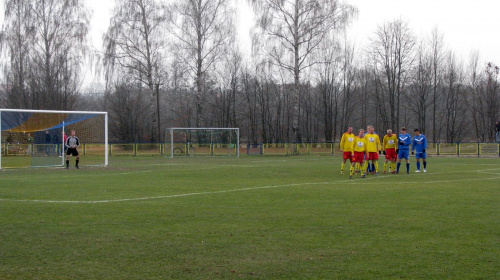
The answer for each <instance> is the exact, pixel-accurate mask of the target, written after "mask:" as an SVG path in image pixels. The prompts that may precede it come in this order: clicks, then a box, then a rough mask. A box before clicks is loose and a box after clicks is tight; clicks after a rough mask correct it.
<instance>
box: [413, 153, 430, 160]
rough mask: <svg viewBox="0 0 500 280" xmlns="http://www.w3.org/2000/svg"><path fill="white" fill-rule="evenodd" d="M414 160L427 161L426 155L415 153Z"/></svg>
mask: <svg viewBox="0 0 500 280" xmlns="http://www.w3.org/2000/svg"><path fill="white" fill-rule="evenodd" d="M415 158H416V159H420V158H421V159H427V153H415Z"/></svg>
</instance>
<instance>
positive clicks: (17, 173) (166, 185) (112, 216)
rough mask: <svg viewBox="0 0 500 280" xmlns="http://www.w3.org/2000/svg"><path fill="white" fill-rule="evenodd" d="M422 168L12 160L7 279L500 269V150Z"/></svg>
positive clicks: (3, 180)
mask: <svg viewBox="0 0 500 280" xmlns="http://www.w3.org/2000/svg"><path fill="white" fill-rule="evenodd" d="M83 161H85V158H83V159H82V162H83ZM381 165H382V164H381ZM411 168H412V171H411V174H399V175H392V174H390V175H380V176H372V175H369V176H368V177H367V178H365V179H362V178H359V176H357V177H355V178H354V179H352V180H349V179H348V176H346V175H345V176H341V175H340V159H339V158H332V157H301V156H299V157H258V156H257V157H242V158H239V159H237V158H179V159H177V158H176V159H168V158H159V157H118V158H116V157H114V158H111V159H110V167H107V168H83V167H82V168H81V169H80V170H76V169H70V170H65V169H60V168H49V169H47V168H44V169H42V168H40V169H36V168H29V169H14V170H3V171H0V244H1V245H0V246H1V250H0V260H1V261H0V279H241V278H244V279H245V278H246V279H498V278H500V270H499V267H500V207H499V206H500V159H498V158H494V159H478V158H456V157H452V158H429V165H428V168H427V170H428V171H429V172H428V173H418V174H417V173H414V170H415V161H414V159H412V162H411ZM402 170H404V166H402Z"/></svg>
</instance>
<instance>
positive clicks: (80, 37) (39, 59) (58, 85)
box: [2, 0, 90, 109]
mask: <svg viewBox="0 0 500 280" xmlns="http://www.w3.org/2000/svg"><path fill="white" fill-rule="evenodd" d="M5 4H6V22H7V24H6V25H5V28H4V30H3V32H2V34H4V35H3V36H2V37H3V38H5V40H2V42H3V45H4V46H8V53H9V60H10V67H7V68H6V69H7V73H6V75H5V76H6V77H8V79H10V80H9V83H11V85H12V86H11V89H12V90H13V91H12V92H11V98H10V100H11V101H12V102H13V104H11V105H13V106H15V107H31V108H33V109H72V108H73V107H74V106H75V102H76V98H77V97H78V95H79V90H80V85H81V78H82V77H81V74H80V73H81V72H82V71H81V69H82V66H83V63H84V60H85V59H86V58H88V54H89V52H88V44H87V42H88V38H89V37H88V33H89V22H90V12H89V10H88V9H87V8H86V7H85V5H84V1H83V0H41V1H35V0H24V1H18V0H7V1H6V2H5Z"/></svg>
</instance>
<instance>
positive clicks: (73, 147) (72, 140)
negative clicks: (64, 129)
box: [65, 130, 80, 169]
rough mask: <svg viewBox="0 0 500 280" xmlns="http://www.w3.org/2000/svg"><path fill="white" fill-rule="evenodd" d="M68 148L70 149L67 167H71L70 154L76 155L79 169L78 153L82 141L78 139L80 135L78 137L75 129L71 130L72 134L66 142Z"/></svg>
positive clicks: (67, 155) (67, 152)
mask: <svg viewBox="0 0 500 280" xmlns="http://www.w3.org/2000/svg"><path fill="white" fill-rule="evenodd" d="M65 146H66V148H68V150H67V151H66V169H68V168H69V156H70V155H72V156H74V157H76V165H75V167H76V169H79V168H80V167H78V163H79V162H80V155H79V154H78V150H77V148H78V147H80V141H79V140H78V137H76V132H75V130H71V136H70V137H68V139H67V140H66V143H65Z"/></svg>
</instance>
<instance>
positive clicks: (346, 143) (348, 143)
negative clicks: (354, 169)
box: [340, 132, 356, 152]
mask: <svg viewBox="0 0 500 280" xmlns="http://www.w3.org/2000/svg"><path fill="white" fill-rule="evenodd" d="M354 137H356V136H354V134H352V133H347V132H346V133H344V134H342V138H341V139H340V149H341V150H342V151H344V152H352V151H354Z"/></svg>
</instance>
